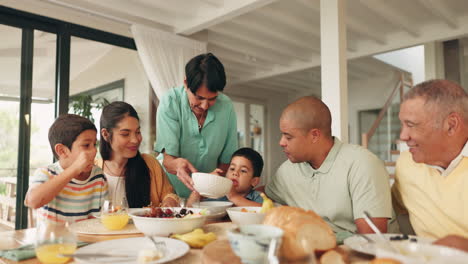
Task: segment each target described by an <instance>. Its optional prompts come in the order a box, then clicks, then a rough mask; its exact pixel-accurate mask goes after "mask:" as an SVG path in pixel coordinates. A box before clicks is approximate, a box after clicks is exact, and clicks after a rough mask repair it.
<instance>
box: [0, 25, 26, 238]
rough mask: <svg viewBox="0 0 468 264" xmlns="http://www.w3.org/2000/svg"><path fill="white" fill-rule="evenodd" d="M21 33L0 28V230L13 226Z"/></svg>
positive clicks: (4, 27)
mask: <svg viewBox="0 0 468 264" xmlns="http://www.w3.org/2000/svg"><path fill="white" fill-rule="evenodd" d="M21 34H22V31H21V29H20V28H15V27H10V26H5V25H0V35H2V41H0V135H1V136H0V202H1V203H0V213H1V214H0V230H4V229H5V228H14V226H15V206H16V198H15V197H16V174H17V169H18V133H19V132H18V131H19V111H20V107H19V106H20V100H19V99H20V68H21Z"/></svg>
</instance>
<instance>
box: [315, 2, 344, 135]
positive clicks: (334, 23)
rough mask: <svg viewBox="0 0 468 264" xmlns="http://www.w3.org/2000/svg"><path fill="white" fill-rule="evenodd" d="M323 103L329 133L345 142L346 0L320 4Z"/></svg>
mask: <svg viewBox="0 0 468 264" xmlns="http://www.w3.org/2000/svg"><path fill="white" fill-rule="evenodd" d="M320 44H321V45H320V46H321V48H320V50H321V51H320V52H321V65H322V100H323V101H324V102H325V104H326V105H327V106H328V107H329V108H330V111H331V115H332V133H333V135H334V136H336V137H338V138H339V139H340V140H341V141H343V142H348V72H347V65H346V63H347V55H346V0H320Z"/></svg>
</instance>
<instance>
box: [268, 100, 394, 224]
mask: <svg viewBox="0 0 468 264" xmlns="http://www.w3.org/2000/svg"><path fill="white" fill-rule="evenodd" d="M280 129H281V133H282V137H281V140H280V142H279V143H280V146H281V147H282V148H283V151H284V152H285V153H286V156H287V157H288V160H287V161H285V162H284V163H283V164H282V165H281V166H280V168H279V169H278V171H277V172H276V174H275V175H274V176H273V177H272V178H271V179H270V180H269V181H268V183H267V186H266V189H265V190H266V194H267V195H268V196H269V197H271V198H272V199H273V200H275V201H276V202H279V203H281V204H286V205H289V206H295V207H301V208H304V209H308V210H313V211H315V212H316V213H317V214H319V215H320V216H321V217H322V218H323V219H324V220H325V221H326V222H327V223H328V224H329V225H330V226H331V227H332V229H333V230H334V231H335V232H340V231H348V232H352V233H355V232H359V233H372V230H371V229H370V227H369V226H368V225H367V224H366V222H365V220H364V219H363V218H364V211H368V212H369V213H370V215H371V216H372V217H373V221H374V223H376V225H377V226H378V228H379V229H380V230H381V231H382V232H387V222H388V220H389V219H390V218H391V217H392V205H391V196H390V185H389V177H388V173H387V171H386V170H385V167H384V164H383V162H382V161H381V160H379V159H378V158H377V157H376V156H375V155H374V154H372V153H371V152H370V151H368V150H366V149H364V148H362V147H360V146H356V145H351V144H346V143H342V142H341V141H340V140H339V139H337V138H334V137H332V134H331V114H330V110H329V109H328V107H327V106H326V105H325V104H324V103H323V102H322V101H321V100H320V99H318V98H316V97H312V96H308V97H303V98H300V99H299V100H297V101H295V102H293V103H292V104H290V105H289V106H288V107H287V108H286V109H285V110H284V111H283V114H282V115H281V119H280Z"/></svg>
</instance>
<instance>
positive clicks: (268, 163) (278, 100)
mask: <svg viewBox="0 0 468 264" xmlns="http://www.w3.org/2000/svg"><path fill="white" fill-rule="evenodd" d="M225 93H226V94H227V95H228V96H230V97H231V98H233V99H234V100H235V99H236V98H239V97H240V98H245V99H250V100H254V101H260V102H261V103H263V104H264V105H265V106H266V110H267V111H266V117H265V121H266V124H265V128H266V129H265V130H266V131H265V133H266V137H265V153H267V157H266V158H265V161H264V162H265V169H264V172H263V176H264V177H263V179H262V183H266V182H267V181H268V177H269V176H270V175H271V174H273V173H275V172H276V169H277V168H278V167H279V166H280V165H281V164H282V163H283V162H284V161H285V160H286V156H285V155H284V153H283V151H282V149H281V147H280V146H279V144H278V142H279V140H280V138H281V132H280V130H279V119H280V116H281V112H282V111H283V109H284V108H285V107H286V105H287V104H288V101H287V100H285V98H287V94H284V93H279V92H272V91H266V90H261V89H252V88H249V87H245V86H241V87H233V88H227V89H226V91H225Z"/></svg>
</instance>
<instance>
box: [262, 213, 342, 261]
mask: <svg viewBox="0 0 468 264" xmlns="http://www.w3.org/2000/svg"><path fill="white" fill-rule="evenodd" d="M263 224H265V225H272V226H276V227H279V228H281V229H283V231H284V236H283V240H282V243H281V248H280V256H281V257H282V258H285V259H288V260H299V259H302V258H306V257H307V256H309V255H310V254H311V253H312V252H314V251H315V252H317V251H319V252H323V251H326V250H329V249H332V248H335V247H336V238H335V234H334V233H333V230H332V229H331V228H330V226H329V225H328V224H327V223H326V222H325V221H324V220H323V219H322V218H321V217H320V216H319V215H317V214H316V213H315V212H313V211H306V210H303V209H301V208H295V207H289V206H281V207H276V208H274V209H271V210H270V211H269V212H268V213H267V214H266V216H265V220H264V221H263Z"/></svg>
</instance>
